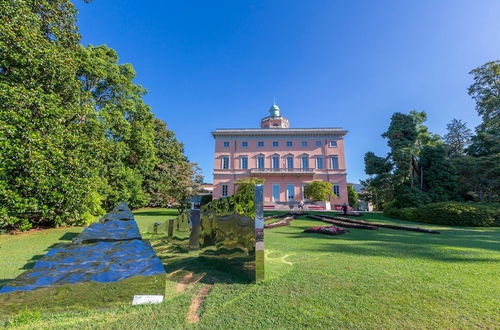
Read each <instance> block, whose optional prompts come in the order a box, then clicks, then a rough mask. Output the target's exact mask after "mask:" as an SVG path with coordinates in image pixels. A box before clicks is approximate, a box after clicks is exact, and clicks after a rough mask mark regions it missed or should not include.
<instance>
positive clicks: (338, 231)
mask: <svg viewBox="0 0 500 330" xmlns="http://www.w3.org/2000/svg"><path fill="white" fill-rule="evenodd" d="M348 232H349V230H347V229H343V228H339V227H334V226H320V227H311V228H307V229H306V230H304V233H315V234H324V235H332V236H334V235H342V234H345V233H348Z"/></svg>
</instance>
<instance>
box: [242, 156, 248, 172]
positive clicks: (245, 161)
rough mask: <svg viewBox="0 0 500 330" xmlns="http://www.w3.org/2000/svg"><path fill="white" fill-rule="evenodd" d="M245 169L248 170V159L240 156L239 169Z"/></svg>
mask: <svg viewBox="0 0 500 330" xmlns="http://www.w3.org/2000/svg"><path fill="white" fill-rule="evenodd" d="M247 168H248V157H247V156H242V157H241V169H242V170H246V169H247Z"/></svg>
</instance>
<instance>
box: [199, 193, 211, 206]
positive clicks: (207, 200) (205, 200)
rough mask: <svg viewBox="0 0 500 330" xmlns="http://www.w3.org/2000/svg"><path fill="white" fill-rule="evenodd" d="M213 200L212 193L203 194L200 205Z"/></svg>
mask: <svg viewBox="0 0 500 330" xmlns="http://www.w3.org/2000/svg"><path fill="white" fill-rule="evenodd" d="M211 201H212V195H202V196H201V202H200V205H201V206H203V205H205V204H208V203H210V202H211Z"/></svg>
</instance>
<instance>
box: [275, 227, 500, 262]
mask: <svg viewBox="0 0 500 330" xmlns="http://www.w3.org/2000/svg"><path fill="white" fill-rule="evenodd" d="M300 229H302V227H300ZM349 231H350V232H349V233H347V234H344V235H341V236H327V235H320V234H311V233H289V232H281V233H282V234H285V235H289V236H291V237H293V238H314V239H320V240H321V244H319V245H318V246H316V247H314V248H311V249H309V250H311V251H324V252H336V253H345V254H353V255H367V256H384V257H397V258H400V257H410V258H424V259H434V260H440V261H446V262H498V259H497V258H484V257H476V255H482V254H483V253H482V252H477V251H472V250H464V249H482V250H491V251H495V252H498V251H499V248H498V246H495V245H498V243H497V242H498V239H499V237H500V235H499V234H495V233H489V232H475V231H473V230H457V229H439V231H440V232H441V234H440V235H430V234H424V233H413V232H406V231H404V232H401V231H398V230H391V229H385V228H381V229H379V230H376V231H367V230H362V229H354V228H349ZM335 240H342V244H335V243H336V241H335ZM345 242H349V243H350V244H345ZM325 243H326V244H325Z"/></svg>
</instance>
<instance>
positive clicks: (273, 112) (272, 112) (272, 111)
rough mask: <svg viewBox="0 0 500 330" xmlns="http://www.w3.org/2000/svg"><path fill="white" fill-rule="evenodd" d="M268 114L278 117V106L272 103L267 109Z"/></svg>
mask: <svg viewBox="0 0 500 330" xmlns="http://www.w3.org/2000/svg"><path fill="white" fill-rule="evenodd" d="M269 114H270V115H271V116H273V117H279V115H280V108H278V106H277V105H276V104H273V106H272V107H271V109H269Z"/></svg>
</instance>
